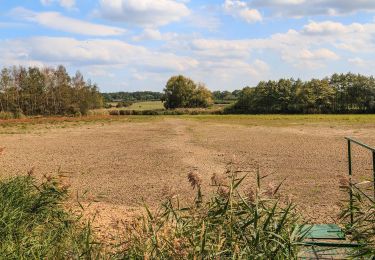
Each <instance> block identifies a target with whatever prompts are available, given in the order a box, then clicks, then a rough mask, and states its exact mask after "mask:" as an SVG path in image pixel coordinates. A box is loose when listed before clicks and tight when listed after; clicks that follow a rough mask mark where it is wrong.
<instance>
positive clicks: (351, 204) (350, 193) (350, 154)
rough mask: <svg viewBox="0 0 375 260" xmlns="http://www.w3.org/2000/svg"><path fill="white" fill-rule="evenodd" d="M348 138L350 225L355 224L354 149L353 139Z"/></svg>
mask: <svg viewBox="0 0 375 260" xmlns="http://www.w3.org/2000/svg"><path fill="white" fill-rule="evenodd" d="M347 140H348V170H349V208H350V225H351V226H353V224H354V216H353V187H352V149H351V143H350V142H351V141H352V140H351V139H349V138H347Z"/></svg>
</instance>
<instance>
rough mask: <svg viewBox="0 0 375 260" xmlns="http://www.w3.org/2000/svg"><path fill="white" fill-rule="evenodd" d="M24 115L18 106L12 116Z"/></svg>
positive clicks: (19, 116) (20, 116)
mask: <svg viewBox="0 0 375 260" xmlns="http://www.w3.org/2000/svg"><path fill="white" fill-rule="evenodd" d="M24 117H25V115H24V114H23V112H22V110H21V109H20V108H17V109H16V110H15V111H14V112H13V118H17V119H19V118H24Z"/></svg>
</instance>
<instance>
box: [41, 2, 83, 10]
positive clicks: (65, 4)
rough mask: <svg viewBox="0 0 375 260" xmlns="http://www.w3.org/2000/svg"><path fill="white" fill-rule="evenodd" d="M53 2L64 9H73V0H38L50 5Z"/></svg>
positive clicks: (74, 3)
mask: <svg viewBox="0 0 375 260" xmlns="http://www.w3.org/2000/svg"><path fill="white" fill-rule="evenodd" d="M53 2H58V3H59V5H60V6H61V7H64V8H66V9H73V8H74V7H75V5H76V1H75V0H40V3H41V4H42V5H45V6H47V5H51V4H52V3H53Z"/></svg>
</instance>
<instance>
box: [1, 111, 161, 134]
mask: <svg viewBox="0 0 375 260" xmlns="http://www.w3.org/2000/svg"><path fill="white" fill-rule="evenodd" d="M158 119H161V118H158V117H153V116H131V117H113V116H110V115H92V116H84V117H63V116H61V117H27V118H23V119H9V120H0V134H26V133H30V132H32V133H35V132H43V131H45V130H48V129H56V128H68V127H80V126H84V125H95V124H102V125H105V124H113V123H137V122H148V121H152V120H158Z"/></svg>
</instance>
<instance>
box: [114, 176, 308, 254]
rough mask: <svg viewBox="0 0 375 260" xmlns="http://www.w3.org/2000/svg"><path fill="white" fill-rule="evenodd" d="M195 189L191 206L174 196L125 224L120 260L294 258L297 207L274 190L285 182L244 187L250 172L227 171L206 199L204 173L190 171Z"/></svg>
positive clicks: (297, 240)
mask: <svg viewBox="0 0 375 260" xmlns="http://www.w3.org/2000/svg"><path fill="white" fill-rule="evenodd" d="M188 178H189V182H190V183H191V185H192V186H193V188H195V189H196V192H197V194H196V197H195V200H194V202H193V203H191V205H187V206H184V205H181V203H180V201H179V199H178V197H174V196H172V197H170V198H169V199H167V201H165V202H164V203H163V204H162V206H161V207H160V208H159V209H158V210H157V212H155V213H152V212H151V211H150V210H149V209H148V207H147V206H146V207H145V209H146V212H147V214H145V215H144V216H143V217H141V218H139V219H137V220H136V221H134V222H132V223H131V224H128V225H126V227H125V230H124V234H123V236H122V240H121V243H120V245H119V247H118V249H117V257H118V258H121V259H142V258H144V259H206V258H207V259H211V258H215V259H227V258H232V259H295V258H297V254H298V245H299V244H300V242H301V240H302V237H301V236H300V235H299V234H301V226H298V224H297V221H298V216H297V215H296V213H295V211H294V206H293V205H292V204H291V203H289V202H286V203H281V202H280V200H279V199H277V198H276V197H275V196H274V195H275V194H276V193H277V191H278V189H279V187H280V186H278V187H276V188H274V189H272V190H269V189H268V190H267V191H264V190H263V189H262V188H261V185H260V179H261V178H260V177H259V174H258V175H257V188H256V189H255V190H253V189H250V190H247V191H243V192H240V190H239V186H240V185H241V183H243V181H244V180H245V179H246V175H243V174H242V173H240V172H238V171H234V170H231V169H230V170H228V171H227V173H226V174H225V175H222V176H219V175H215V176H213V177H212V185H213V186H214V187H216V192H215V194H214V195H213V196H212V197H211V198H210V199H205V197H204V195H203V191H202V185H201V178H200V177H199V175H198V174H197V173H190V174H189V176H188Z"/></svg>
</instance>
